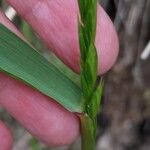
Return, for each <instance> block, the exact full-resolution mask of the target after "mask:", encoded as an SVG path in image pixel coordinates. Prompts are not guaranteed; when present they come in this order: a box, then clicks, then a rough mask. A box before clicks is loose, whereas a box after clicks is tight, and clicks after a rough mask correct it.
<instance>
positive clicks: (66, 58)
mask: <svg viewBox="0 0 150 150" xmlns="http://www.w3.org/2000/svg"><path fill="white" fill-rule="evenodd" d="M6 1H7V2H8V3H9V4H11V5H12V6H13V7H14V8H15V9H16V10H17V11H18V13H19V14H20V15H21V16H22V17H24V18H25V19H26V20H27V21H28V23H29V24H30V25H31V26H32V28H33V29H34V30H35V31H36V32H37V34H38V35H39V37H40V38H41V39H42V40H43V41H44V42H45V44H46V45H47V46H48V47H49V48H51V49H52V50H53V52H54V53H55V54H56V55H57V56H58V57H59V58H60V59H61V60H62V61H63V62H64V63H65V64H67V65H68V66H70V67H71V68H72V69H73V70H75V71H77V72H79V44H78V38H77V37H78V36H77V35H78V31H77V14H78V8H77V1H76V0H48V1H41V0H26V1H22V0H6ZM97 25H98V26H97V34H96V47H97V51H98V58H99V66H98V71H99V72H101V73H104V72H106V71H108V70H109V69H110V68H111V67H112V65H113V64H114V62H115V60H116V58H117V55H118V38H117V35H116V32H115V29H114V27H113V25H112V22H111V21H110V19H109V17H108V16H107V15H106V13H105V12H104V10H103V9H102V8H101V7H100V6H98V18H97Z"/></svg>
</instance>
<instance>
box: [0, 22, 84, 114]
mask: <svg viewBox="0 0 150 150" xmlns="http://www.w3.org/2000/svg"><path fill="white" fill-rule="evenodd" d="M0 71H1V72H5V73H7V74H9V75H10V76H12V77H14V78H16V79H18V80H21V81H23V82H24V83H26V84H29V85H30V86H32V87H34V88H35V89H37V90H39V91H40V92H42V93H43V94H45V95H47V96H49V97H51V98H53V99H54V100H55V101H57V102H58V103H60V104H61V105H62V106H64V107H65V108H66V109H68V110H69V111H71V112H82V111H83V110H82V109H83V108H82V100H81V89H80V88H79V87H78V86H77V85H76V84H75V83H73V82H72V81H71V80H70V79H69V78H67V77H66V76H65V75H64V74H63V73H62V72H60V71H59V70H58V69H57V68H56V67H55V66H53V65H52V64H50V63H49V62H48V61H47V60H46V59H45V58H44V57H43V56H41V55H40V54H39V53H38V52H37V51H35V50H34V49H33V48H32V47H31V46H29V45H28V44H27V43H26V42H25V41H23V40H21V39H20V38H19V37H17V36H16V35H15V34H14V33H12V32H11V31H10V30H8V29H7V28H6V27H4V26H3V25H2V24H0Z"/></svg>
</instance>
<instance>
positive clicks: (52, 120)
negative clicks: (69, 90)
mask: <svg viewBox="0 0 150 150" xmlns="http://www.w3.org/2000/svg"><path fill="white" fill-rule="evenodd" d="M0 22H3V24H4V25H7V26H8V27H9V28H11V30H13V31H15V32H16V31H17V30H16V29H15V27H14V26H12V24H11V23H10V22H9V21H8V20H7V19H6V18H5V17H4V15H2V13H0ZM17 33H18V31H17ZM18 34H19V35H20V33H18ZM0 104H1V105H2V106H3V107H4V108H5V109H6V110H7V111H8V112H9V113H10V114H11V115H12V116H13V117H14V118H15V119H16V120H17V121H18V122H20V123H21V124H22V126H24V127H25V128H26V129H27V130H28V131H29V132H30V133H31V134H33V135H34V136H36V137H37V138H38V139H40V140H41V141H43V142H44V143H46V144H48V145H52V146H60V145H66V144H70V143H72V142H73V141H74V140H75V139H76V138H77V136H78V135H79V120H78V118H77V117H76V115H75V114H73V113H70V112H68V111H66V110H65V109H64V108H63V107H61V106H60V105H59V104H57V103H55V102H54V101H53V100H52V99H50V98H48V97H46V96H44V95H42V94H41V93H39V92H38V91H36V90H33V89H32V88H31V87H28V86H25V85H23V84H22V83H20V82H19V81H16V80H14V79H12V78H10V77H8V76H6V75H4V74H2V73H0Z"/></svg>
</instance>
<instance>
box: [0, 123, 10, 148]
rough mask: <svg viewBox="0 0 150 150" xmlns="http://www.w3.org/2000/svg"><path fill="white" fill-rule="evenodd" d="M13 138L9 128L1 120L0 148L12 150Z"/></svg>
mask: <svg viewBox="0 0 150 150" xmlns="http://www.w3.org/2000/svg"><path fill="white" fill-rule="evenodd" d="M11 146H12V138H11V133H10V131H9V129H8V128H7V127H6V126H5V125H4V124H3V123H2V122H1V121H0V150H10V149H11Z"/></svg>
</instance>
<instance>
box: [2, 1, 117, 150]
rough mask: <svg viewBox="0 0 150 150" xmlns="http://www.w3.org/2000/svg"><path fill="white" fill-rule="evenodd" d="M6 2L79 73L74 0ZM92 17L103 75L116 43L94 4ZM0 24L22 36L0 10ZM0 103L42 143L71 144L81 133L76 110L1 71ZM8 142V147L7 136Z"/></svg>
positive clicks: (100, 9)
mask: <svg viewBox="0 0 150 150" xmlns="http://www.w3.org/2000/svg"><path fill="white" fill-rule="evenodd" d="M7 2H8V3H9V4H10V5H11V6H13V7H14V8H15V9H16V10H17V12H18V13H19V14H20V15H21V16H22V17H23V18H24V19H25V20H26V21H27V22H28V23H29V24H30V25H31V27H32V28H33V29H34V31H35V32H36V33H37V34H38V36H39V37H40V38H41V40H42V41H43V42H44V43H45V45H47V47H48V48H50V49H52V50H53V52H54V53H55V54H56V55H57V56H58V57H59V58H60V59H61V60H62V61H63V62H64V63H65V64H67V65H68V66H69V67H70V68H72V69H73V70H74V71H76V72H79V45H78V38H77V37H78V35H77V15H78V9H77V3H76V1H75V0H47V1H42V0H26V1H22V0H7ZM97 20H98V21H97V35H96V42H95V43H96V47H97V53H98V58H99V64H100V65H99V67H98V73H99V74H103V73H105V72H106V71H108V70H109V69H110V68H111V67H112V65H113V64H114V62H115V60H116V58H117V55H118V47H119V46H118V38H117V34H116V32H115V29H114V27H113V25H112V22H111V21H110V19H109V17H108V16H107V14H106V13H105V12H104V10H103V9H102V8H101V7H100V6H99V5H98V17H97ZM0 22H1V23H3V24H4V25H6V26H7V27H8V28H9V29H11V30H12V31H13V32H15V33H16V34H17V35H18V36H21V37H22V35H21V34H20V32H19V31H18V30H17V29H16V28H15V27H14V25H13V24H12V23H11V22H10V21H8V19H7V18H6V17H5V16H4V15H3V14H2V12H0ZM100 68H101V71H100ZM0 105H1V106H2V107H4V108H5V109H6V110H7V111H8V112H9V113H10V114H11V115H12V116H13V117H14V118H15V119H16V120H17V121H18V122H19V123H20V124H21V125H22V126H23V127H24V128H26V129H27V130H28V131H29V132H30V133H31V134H32V135H34V136H35V137H37V138H38V139H39V140H41V141H42V142H44V143H45V144H47V145H51V146H61V145H66V144H71V143H72V142H73V141H74V140H75V139H76V138H77V137H78V135H79V133H80V125H79V119H78V117H77V116H76V115H75V114H73V113H70V112H68V111H67V110H65V109H64V108H63V107H62V106H60V105H59V104H57V103H56V102H54V100H52V99H50V98H48V97H46V96H44V95H43V94H41V93H39V92H38V91H36V90H34V89H32V88H31V87H28V86H26V85H24V84H23V83H21V82H19V81H16V80H14V79H12V78H11V77H9V76H7V75H5V74H3V73H0ZM0 137H1V136H0ZM8 143H10V145H11V140H10V139H9V138H8ZM4 146H5V143H4ZM3 150H5V149H3ZM6 150H7V149H6Z"/></svg>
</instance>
